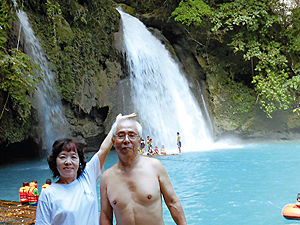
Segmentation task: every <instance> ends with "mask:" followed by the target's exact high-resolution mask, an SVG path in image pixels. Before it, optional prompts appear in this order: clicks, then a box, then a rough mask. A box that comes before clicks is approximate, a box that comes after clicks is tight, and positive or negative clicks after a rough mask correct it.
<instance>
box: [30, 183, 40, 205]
mask: <svg viewBox="0 0 300 225" xmlns="http://www.w3.org/2000/svg"><path fill="white" fill-rule="evenodd" d="M29 186H30V187H29V190H28V202H29V205H30V206H37V205H38V200H39V190H38V185H37V181H36V180H33V181H32V182H30V184H29Z"/></svg>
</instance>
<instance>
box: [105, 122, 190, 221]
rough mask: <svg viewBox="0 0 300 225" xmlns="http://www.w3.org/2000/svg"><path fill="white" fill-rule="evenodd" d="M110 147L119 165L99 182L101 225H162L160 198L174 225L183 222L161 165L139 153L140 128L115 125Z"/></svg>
mask: <svg viewBox="0 0 300 225" xmlns="http://www.w3.org/2000/svg"><path fill="white" fill-rule="evenodd" d="M111 130H112V132H113V138H112V143H113V146H114V147H115V149H116V152H117V155H118V159H119V161H118V162H117V163H116V164H115V165H113V166H112V167H111V168H109V169H108V170H106V171H105V172H104V173H103V176H102V178H101V181H100V194H101V198H100V201H101V213H100V224H101V225H108V224H109V225H111V224H113V215H115V217H116V224H122V225H132V224H147V225H163V224H164V221H163V207H162V197H163V198H164V201H165V203H166V205H167V207H168V209H169V211H170V213H171V216H172V218H173V220H174V221H175V223H176V224H179V225H186V224H187V222H186V218H185V214H184V211H183V208H182V205H181V203H180V201H179V198H178V197H177V195H176V194H175V192H174V189H173V187H172V183H171V181H170V178H169V176H168V173H167V171H166V169H165V168H164V166H163V165H162V163H161V162H160V161H159V160H157V159H154V158H150V157H145V156H142V155H140V154H139V153H138V148H139V136H142V126H141V125H140V124H139V123H138V122H137V121H135V120H129V119H124V120H120V121H116V122H115V123H114V124H113V126H112V129H111Z"/></svg>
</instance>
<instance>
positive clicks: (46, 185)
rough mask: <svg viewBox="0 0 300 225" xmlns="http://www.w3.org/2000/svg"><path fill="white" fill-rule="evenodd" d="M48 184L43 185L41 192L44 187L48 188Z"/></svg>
mask: <svg viewBox="0 0 300 225" xmlns="http://www.w3.org/2000/svg"><path fill="white" fill-rule="evenodd" d="M49 185H50V184H44V185H43V186H42V190H44V189H45V188H46V187H48V186H49Z"/></svg>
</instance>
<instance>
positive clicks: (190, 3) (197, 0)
mask: <svg viewBox="0 0 300 225" xmlns="http://www.w3.org/2000/svg"><path fill="white" fill-rule="evenodd" d="M211 14H212V10H211V8H210V7H209V6H208V5H207V4H206V3H205V2H203V1H202V0H186V1H183V0H182V1H181V2H180V3H179V6H178V7H177V8H176V9H175V10H174V12H173V13H172V16H175V21H178V22H181V23H183V24H185V25H187V26H190V25H194V26H201V25H202V20H203V17H208V16H211Z"/></svg>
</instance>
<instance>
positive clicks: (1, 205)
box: [0, 200, 36, 225]
mask: <svg viewBox="0 0 300 225" xmlns="http://www.w3.org/2000/svg"><path fill="white" fill-rule="evenodd" d="M35 213H36V206H33V207H30V206H22V205H21V203H20V202H16V201H7V200H0V224H26V225H29V224H30V225H33V224H35Z"/></svg>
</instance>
